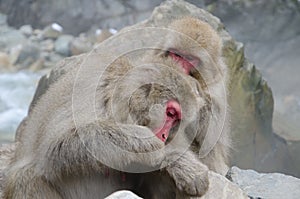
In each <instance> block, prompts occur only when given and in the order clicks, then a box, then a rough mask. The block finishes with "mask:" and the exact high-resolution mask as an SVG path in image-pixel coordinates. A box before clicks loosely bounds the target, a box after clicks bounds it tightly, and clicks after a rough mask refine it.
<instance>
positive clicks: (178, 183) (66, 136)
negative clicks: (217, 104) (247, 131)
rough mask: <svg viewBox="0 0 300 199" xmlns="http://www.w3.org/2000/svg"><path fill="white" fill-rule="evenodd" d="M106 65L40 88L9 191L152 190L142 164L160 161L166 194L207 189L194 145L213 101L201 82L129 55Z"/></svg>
mask: <svg viewBox="0 0 300 199" xmlns="http://www.w3.org/2000/svg"><path fill="white" fill-rule="evenodd" d="M170 64H172V63H170ZM102 72H103V73H102V77H101V78H100V80H99V81H98V82H97V81H91V82H89V81H90V80H91V79H86V78H84V79H82V78H80V77H78V76H76V71H73V72H70V73H67V74H65V75H64V76H63V77H62V78H60V79H59V80H58V81H57V82H55V83H54V84H52V85H51V86H50V87H49V89H48V91H47V92H46V93H45V94H43V95H42V96H41V98H40V99H39V100H38V102H37V103H36V104H35V106H34V108H33V109H32V110H31V112H30V115H29V117H28V118H27V121H26V125H25V126H24V129H23V130H22V132H21V135H20V136H19V139H20V140H19V143H18V145H17V148H16V152H15V156H14V158H13V159H12V161H11V163H10V165H9V167H8V168H7V170H6V172H5V173H6V178H5V185H4V198H51V199H53V198H64V199H65V198H72V199H74V198H104V197H105V196H107V195H109V194H111V193H112V192H114V191H116V190H118V189H130V190H133V191H134V192H136V193H144V194H147V195H148V196H150V195H152V194H151V193H147V189H146V188H144V190H145V191H142V190H141V189H142V188H143V187H144V181H143V179H144V178H146V176H147V175H146V174H143V173H141V172H142V171H143V172H146V171H148V172H149V171H152V172H154V173H155V172H156V171H155V170H157V169H161V170H162V172H163V171H165V172H166V173H165V174H164V175H165V176H166V177H165V178H166V179H168V180H169V183H168V184H166V185H163V186H165V187H167V189H166V190H168V189H169V190H171V193H168V192H165V191H164V192H163V195H164V194H173V193H172V192H175V191H176V190H178V191H179V192H181V193H184V194H187V195H193V196H200V195H203V194H204V193H205V191H206V189H207V187H208V179H207V171H208V169H207V167H206V166H205V165H204V164H202V163H201V162H200V161H199V160H198V159H197V157H196V156H195V155H194V154H193V153H192V152H191V151H189V150H188V146H189V144H190V143H189V142H190V141H189V137H194V136H195V135H192V134H193V133H196V132H197V128H198V125H199V121H200V120H201V119H202V117H204V118H206V117H207V116H206V113H207V111H205V110H206V109H208V106H209V101H207V99H206V98H205V96H204V93H203V92H202V90H201V87H200V85H199V84H198V82H197V81H195V80H194V79H192V78H190V77H188V76H185V75H182V74H181V73H178V72H177V71H175V70H171V69H170V68H168V67H164V66H160V65H158V66H157V65H156V64H150V65H145V66H141V67H135V68H134V67H133V66H132V65H131V64H130V63H129V62H127V60H124V59H120V60H117V61H116V62H115V63H113V64H111V65H110V66H109V67H108V68H106V69H105V70H104V71H102ZM91 74H94V73H91ZM151 82H155V83H151ZM86 85H89V86H90V88H96V91H95V92H94V93H90V92H91V91H93V89H90V88H88V87H87V86H86ZM94 86H95V87H94ZM74 87H77V88H74ZM76 89H77V90H78V91H80V93H79V95H80V96H76V95H78V94H77V93H76ZM128 93H131V94H130V95H129V94H128ZM87 96H88V97H87ZM90 96H94V99H92V101H94V102H95V106H92V105H93V104H90V102H89V101H88V100H89V97H90ZM86 97H87V98H88V99H87V100H86ZM76 100H80V101H76ZM77 102H79V103H78V104H77ZM76 106H77V107H76ZM93 108H94V110H93ZM91 109H92V110H91ZM199 110H203V111H202V112H203V115H201V114H199V113H200V112H199ZM91 112H92V113H91ZM94 113H95V117H92V118H91V117H90V115H91V114H92V115H93V114H94ZM74 115H76V116H78V118H79V119H76V116H74ZM187 129H188V130H189V131H188V134H189V135H188V134H186V130H187ZM173 142H174V143H173ZM166 143H169V144H167V145H166ZM175 146H176V149H175V148H174V147H175ZM120 172H121V173H120ZM144 175H145V176H144ZM136 187H140V188H141V189H139V190H135V188H136ZM149 191H150V189H149ZM147 195H145V197H147ZM156 195H158V196H160V195H162V194H160V193H159V192H157V193H156ZM170 197H171V196H170Z"/></svg>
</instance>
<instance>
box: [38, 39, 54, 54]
mask: <svg viewBox="0 0 300 199" xmlns="http://www.w3.org/2000/svg"><path fill="white" fill-rule="evenodd" d="M40 48H41V50H43V51H48V52H52V51H53V50H54V42H53V41H52V40H51V39H46V40H43V41H41V42H40Z"/></svg>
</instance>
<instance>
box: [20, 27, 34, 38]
mask: <svg viewBox="0 0 300 199" xmlns="http://www.w3.org/2000/svg"><path fill="white" fill-rule="evenodd" d="M19 30H20V32H21V33H23V34H24V35H25V36H26V37H29V36H30V35H31V34H32V33H33V29H32V27H31V25H23V26H21V27H20V29H19Z"/></svg>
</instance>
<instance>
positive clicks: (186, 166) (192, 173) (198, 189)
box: [166, 151, 209, 196]
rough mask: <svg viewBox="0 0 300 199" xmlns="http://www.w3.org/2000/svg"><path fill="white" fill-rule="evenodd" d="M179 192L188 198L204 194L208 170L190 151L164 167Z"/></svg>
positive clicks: (207, 184)
mask: <svg viewBox="0 0 300 199" xmlns="http://www.w3.org/2000/svg"><path fill="white" fill-rule="evenodd" d="M166 170H167V172H168V173H169V174H170V176H171V177H172V178H173V180H174V181H175V184H176V187H177V188H178V190H179V191H180V192H182V193H183V194H186V195H189V196H202V195H204V194H205V193H206V191H207V189H208V186H209V180H208V168H207V167H206V166H205V165H204V164H202V163H201V162H200V161H199V160H198V159H197V158H196V157H195V155H194V154H192V152H191V151H187V152H186V153H184V154H183V155H182V156H181V157H179V158H178V159H177V160H175V161H174V162H171V163H170V164H169V165H168V166H167V167H166Z"/></svg>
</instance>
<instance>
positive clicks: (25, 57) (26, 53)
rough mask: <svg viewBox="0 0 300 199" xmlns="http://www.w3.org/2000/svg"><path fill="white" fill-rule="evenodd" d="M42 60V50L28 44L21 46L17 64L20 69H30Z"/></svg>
mask: <svg viewBox="0 0 300 199" xmlns="http://www.w3.org/2000/svg"><path fill="white" fill-rule="evenodd" d="M39 58H40V49H39V47H38V46H37V45H35V44H32V43H28V44H26V45H23V46H21V50H20V52H19V55H18V58H17V60H16V62H15V64H16V65H18V66H19V69H25V68H28V67H29V66H30V65H32V64H33V63H34V62H36V61H37V60H38V59H39Z"/></svg>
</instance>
